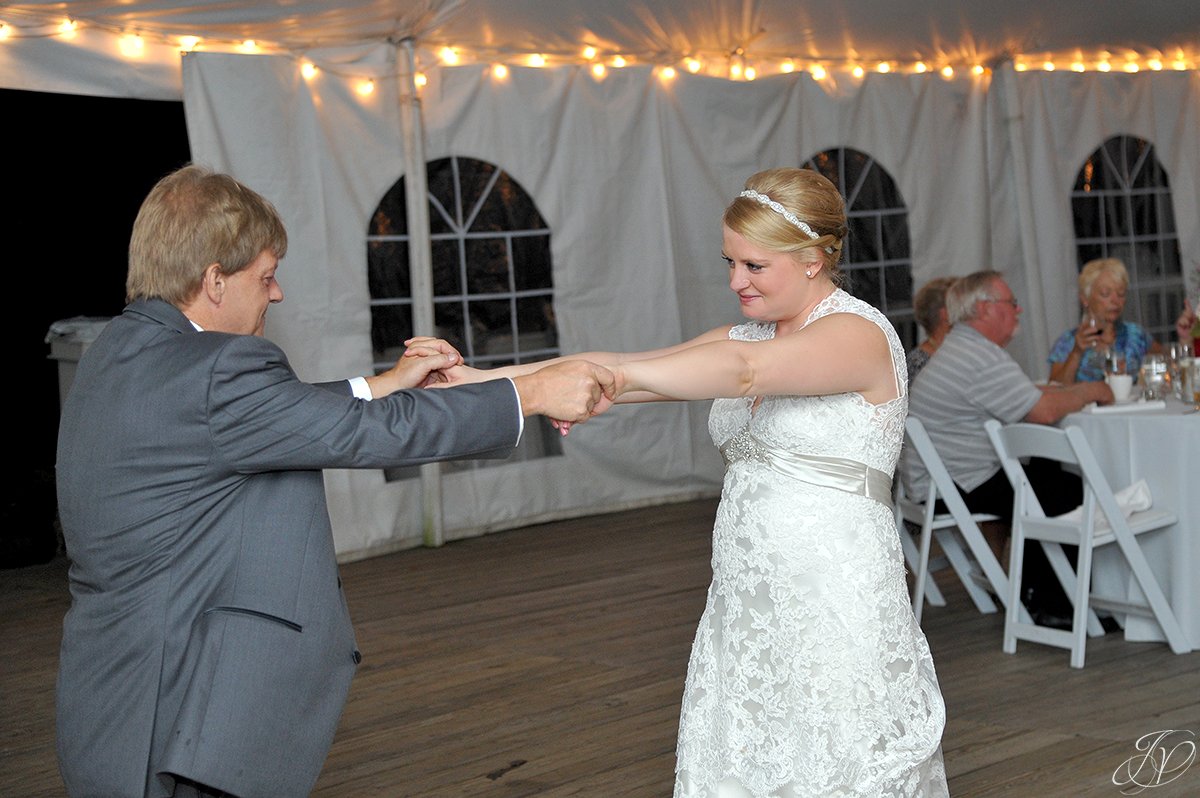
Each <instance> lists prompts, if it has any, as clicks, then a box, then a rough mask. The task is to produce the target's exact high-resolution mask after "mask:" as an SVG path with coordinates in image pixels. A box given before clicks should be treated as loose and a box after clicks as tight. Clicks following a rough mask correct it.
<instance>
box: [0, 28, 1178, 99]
mask: <svg viewBox="0 0 1200 798" xmlns="http://www.w3.org/2000/svg"><path fill="white" fill-rule="evenodd" d="M82 30H91V31H98V32H102V33H106V34H109V35H111V36H112V37H114V39H115V45H116V48H117V51H118V52H120V54H121V55H122V57H125V58H128V59H130V60H136V59H139V58H143V57H146V54H147V47H148V44H150V45H155V46H158V47H163V46H165V47H168V48H174V49H178V51H179V52H181V53H190V52H197V51H210V52H238V53H246V54H275V55H286V56H290V57H292V58H293V59H295V60H296V61H297V63H298V65H299V67H298V68H299V69H300V71H301V74H302V75H303V77H304V78H305V80H313V79H315V78H316V77H317V76H318V75H319V74H320V73H321V72H327V73H329V74H332V75H336V76H338V77H341V78H344V79H348V80H352V81H354V82H355V88H356V91H358V93H359V94H361V95H364V96H368V95H370V94H371V93H373V91H374V89H375V84H376V82H377V81H380V80H387V79H389V78H394V75H378V74H377V75H368V74H364V70H363V69H362V68H360V67H356V68H347V67H345V66H341V65H337V64H318V62H317V60H315V59H313V58H311V57H309V55H308V54H307V52H306V51H305V50H297V49H296V48H295V47H294V46H289V45H285V44H280V43H275V42H265V41H256V40H253V39H238V40H234V39H221V38H215V37H200V36H195V35H189V34H179V33H175V32H171V31H165V30H159V29H156V28H154V27H153V26H150V25H128V24H126V25H121V26H116V25H113V24H111V23H105V22H100V21H94V20H84V19H78V18H60V19H57V20H50V19H48V18H45V17H42V18H29V19H24V20H22V21H21V22H19V23H18V22H11V21H5V20H0V46H2V45H3V44H4V43H8V42H14V41H15V40H20V39H46V38H51V37H57V38H59V39H62V40H64V41H70V40H72V39H74V38H75V37H76V36H78V35H79V34H80V32H81V31H82ZM325 44H328V42H322V45H325ZM422 50H423V52H425V53H426V55H425V58H424V59H423V60H425V61H426V63H424V64H421V63H420V60H421V59H420V58H419V59H418V72H417V73H416V76H415V79H416V83H417V86H418V88H420V87H421V86H423V85H424V84H425V83H426V76H425V73H424V72H423V71H420V70H422V69H426V70H427V69H431V68H433V67H434V66H437V65H446V66H455V65H467V64H477V65H482V66H483V67H484V68H486V69H488V70H490V72H491V75H492V77H493V78H494V79H496V80H505V79H507V78H508V76H509V72H510V69H511V68H513V67H533V68H546V67H559V66H574V67H582V68H585V69H587V70H588V71H589V72H590V73H591V74H592V76H593V77H594V78H596V79H598V80H602V79H603V78H604V77H605V75H606V74H607V73H608V72H609V70H614V69H622V68H624V67H627V66H633V65H648V66H651V67H652V68H653V69H654V71H655V73H656V74H657V75H658V76H659V77H660V78H661V79H662V80H664V81H670V80H672V79H674V78H675V77H676V76H678V75H679V73H680V72H687V73H690V74H696V75H706V76H710V77H719V78H724V79H728V80H733V81H746V82H748V81H753V80H756V79H759V78H762V77H767V76H770V75H779V74H793V73H807V74H808V75H809V76H810V77H811V78H812V79H813V80H816V81H818V82H821V81H826V80H833V79H834V76H835V75H839V76H849V77H852V78H854V79H856V80H858V79H862V78H865V77H866V76H867V74H869V73H877V74H900V75H905V74H910V75H930V76H935V75H940V76H941V77H943V78H946V79H951V78H954V77H955V76H956V75H960V74H961V75H971V76H976V77H982V76H986V75H988V74H990V73H991V71H992V69H993V67H994V66H995V65H996V64H997V63H1002V62H1004V61H1009V60H1011V62H1012V64H1013V68H1014V69H1015V70H1016V71H1017V72H1028V71H1043V72H1053V71H1057V70H1062V71H1070V72H1075V73H1083V72H1126V73H1137V72H1141V71H1151V72H1160V71H1190V70H1195V69H1197V67H1198V64H1200V59H1197V57H1196V54H1195V53H1193V52H1185V51H1183V50H1182V49H1176V50H1175V51H1174V52H1172V53H1163V52H1154V53H1137V52H1128V51H1123V52H1111V51H1106V50H1102V51H1099V52H1095V53H1090V54H1085V53H1083V52H1081V51H1075V52H1071V53H1034V54H1029V53H1019V54H1006V55H1005V56H1003V57H1001V58H996V59H993V61H992V62H990V63H982V62H979V61H969V60H964V59H953V60H952V59H949V58H945V57H942V58H934V57H930V58H927V59H920V58H917V59H908V60H906V59H876V60H867V59H861V58H848V57H828V58H797V57H793V56H788V55H780V54H774V53H749V52H747V51H746V50H745V49H744V48H740V47H739V48H736V49H734V50H733V51H732V52H727V53H716V52H708V53H687V54H678V53H665V52H662V53H616V52H604V51H602V50H601V49H599V48H598V47H596V46H593V45H587V44H584V45H581V46H580V47H579V49H578V50H576V51H571V52H556V53H550V52H541V53H529V52H515V51H511V50H507V49H502V48H490V49H487V48H463V47H458V46H455V45H452V44H443V43H435V42H423V43H422Z"/></svg>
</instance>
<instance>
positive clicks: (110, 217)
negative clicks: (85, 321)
mask: <svg viewBox="0 0 1200 798" xmlns="http://www.w3.org/2000/svg"><path fill="white" fill-rule="evenodd" d="M0 152H2V153H3V154H4V159H5V166H6V168H5V170H4V177H3V186H4V193H5V201H4V207H5V210H4V211H3V214H2V216H0V218H3V226H2V228H0V229H2V230H3V242H4V245H5V246H4V249H3V251H4V252H5V253H6V254H7V257H8V268H7V273H8V277H7V278H6V279H8V280H9V281H10V285H11V283H12V282H15V285H12V286H11V287H13V288H14V290H13V291H12V292H10V293H9V300H10V303H11V304H10V305H9V310H8V313H7V314H6V315H5V316H4V322H3V323H4V340H5V341H7V342H8V345H7V346H6V347H5V348H6V350H7V351H8V353H9V355H8V362H7V363H6V364H5V365H6V369H5V370H6V372H7V373H8V374H9V375H10V378H11V381H10V387H9V390H10V392H11V393H10V400H9V403H8V405H9V408H10V414H9V417H8V423H7V427H8V441H9V446H8V449H9V452H10V457H9V461H8V463H7V464H6V465H5V470H6V472H8V473H7V475H6V476H7V478H6V479H4V480H3V488H2V489H0V568H13V567H19V566H22V565H29V564H33V563H39V562H46V561H48V560H50V559H52V558H53V557H54V556H55V554H56V553H57V551H58V545H59V544H58V532H57V524H56V514H57V507H56V502H55V498H54V458H55V445H56V441H57V436H58V408H59V396H58V362H57V361H55V360H52V359H50V357H49V355H50V345H49V344H48V343H46V332H47V330H49V328H50V325H51V324H52V323H53V322H55V321H57V320H59V319H68V318H72V317H75V316H115V315H117V314H119V313H120V312H121V308H122V307H124V305H125V268H126V256H127V252H128V246H129V232H130V229H131V227H132V225H133V220H134V217H136V216H137V211H138V208H139V207H140V205H141V202H142V199H143V198H144V197H145V196H146V194H147V193H148V192H149V191H150V188H151V187H152V186H153V185H154V183H155V182H157V181H158V179H159V178H160V177H162V176H163V175H165V174H166V173H167V172H170V171H172V170H173V169H175V168H176V167H179V166H182V165H183V164H185V163H187V162H188V161H189V159H190V151H189V148H188V139H187V128H186V125H185V122H184V116H183V103H181V102H160V101H150V100H127V99H109V98H99V97H81V96H75V95H67V94H46V93H40V92H27V91H13V90H0ZM15 408H20V409H19V411H16V412H14V409H15ZM96 423H98V424H102V423H104V420H103V419H96Z"/></svg>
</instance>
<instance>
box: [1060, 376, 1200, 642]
mask: <svg viewBox="0 0 1200 798" xmlns="http://www.w3.org/2000/svg"><path fill="white" fill-rule="evenodd" d="M1190 409H1191V408H1190V405H1184V404H1182V403H1180V402H1176V401H1175V400H1173V399H1168V400H1167V402H1166V406H1165V407H1164V408H1162V409H1154V410H1145V409H1142V410H1139V409H1137V408H1130V409H1129V410H1128V411H1124V412H1123V411H1120V410H1115V409H1114V410H1112V411H1109V412H1103V413H1088V412H1080V413H1072V414H1071V415H1069V416H1067V417H1066V418H1065V419H1063V421H1062V422H1061V423H1062V425H1064V426H1066V425H1071V426H1076V427H1079V428H1080V429H1081V430H1083V433H1084V435H1085V436H1087V439H1088V443H1090V444H1091V446H1092V450H1093V451H1094V452H1095V454H1096V459H1097V460H1099V461H1100V465H1101V467H1102V468H1103V469H1104V473H1105V475H1106V476H1107V477H1108V479H1109V481H1110V483H1111V484H1112V488H1113V490H1114V491H1117V490H1120V489H1121V488H1124V487H1125V486H1127V485H1129V484H1131V483H1132V482H1134V481H1136V480H1138V479H1145V480H1146V482H1147V483H1148V484H1149V486H1150V490H1151V493H1152V494H1153V497H1154V506H1155V507H1160V508H1162V509H1170V510H1171V511H1173V512H1174V513H1175V514H1176V515H1177V516H1179V523H1178V524H1175V525H1174V526H1172V527H1170V528H1168V529H1166V530H1164V531H1160V532H1151V533H1149V534H1145V535H1139V536H1138V541H1139V543H1141V546H1142V550H1143V551H1144V552H1145V553H1146V559H1147V560H1148V561H1149V563H1150V568H1151V569H1152V570H1153V571H1154V574H1155V576H1156V577H1157V578H1158V581H1159V584H1160V585H1161V586H1162V589H1163V592H1164V593H1165V594H1166V596H1167V598H1168V599H1169V600H1170V602H1171V607H1172V609H1174V611H1175V615H1176V617H1177V618H1178V619H1179V625H1180V626H1182V627H1183V631H1184V634H1186V635H1187V637H1188V639H1189V640H1190V641H1191V643H1192V649H1193V650H1198V649H1200V413H1187V412H1186V411H1187V410H1190ZM1093 568H1094V571H1093V584H1094V585H1095V586H1096V587H1097V588H1098V589H1101V590H1103V591H1105V592H1119V591H1120V590H1121V589H1124V588H1128V586H1129V584H1130V582H1131V581H1132V580H1131V578H1130V575H1129V568H1128V566H1126V565H1125V561H1124V559H1123V558H1122V557H1121V555H1120V552H1119V551H1117V550H1116V547H1115V546H1105V547H1104V548H1103V549H1100V550H1097V552H1096V558H1095V560H1094V563H1093ZM1125 635H1126V637H1127V638H1128V639H1130V640H1162V639H1163V636H1162V631H1161V630H1160V629H1159V628H1158V624H1157V623H1155V622H1154V621H1153V620H1150V619H1144V618H1139V617H1136V616H1130V617H1129V618H1128V622H1127V624H1126V627H1125Z"/></svg>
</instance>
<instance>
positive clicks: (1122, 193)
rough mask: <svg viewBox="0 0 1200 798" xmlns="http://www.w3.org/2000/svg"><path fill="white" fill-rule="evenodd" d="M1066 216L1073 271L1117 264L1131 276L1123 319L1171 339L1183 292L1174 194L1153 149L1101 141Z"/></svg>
mask: <svg viewBox="0 0 1200 798" xmlns="http://www.w3.org/2000/svg"><path fill="white" fill-rule="evenodd" d="M1071 211H1072V213H1073V215H1074V217H1075V247H1076V252H1077V254H1078V258H1079V262H1078V263H1077V264H1076V268H1078V269H1081V268H1083V264H1085V263H1087V262H1088V261H1089V260H1092V259H1094V258H1120V259H1121V261H1122V262H1123V263H1124V264H1125V268H1126V269H1127V270H1128V271H1129V294H1128V296H1127V298H1126V301H1125V314H1124V315H1125V318H1126V319H1127V320H1129V321H1133V322H1136V323H1138V324H1140V325H1141V326H1142V327H1143V328H1145V330H1146V331H1147V332H1149V333H1150V335H1152V336H1154V337H1155V338H1156V339H1158V340H1160V341H1164V342H1165V341H1167V340H1169V339H1170V338H1171V337H1172V336H1173V335H1174V330H1175V318H1176V316H1178V314H1179V311H1180V310H1181V309H1182V308H1183V299H1184V296H1185V289H1184V284H1183V270H1182V267H1181V263H1180V257H1179V235H1178V233H1177V232H1176V230H1175V211H1174V209H1173V207H1172V203H1171V188H1170V184H1169V183H1168V181H1167V173H1166V172H1165V171H1164V170H1163V168H1162V164H1160V163H1159V162H1158V159H1157V158H1156V157H1155V156H1154V145H1153V144H1151V143H1150V142H1148V141H1146V140H1145V139H1140V138H1137V137H1136V136H1127V135H1119V136H1113V137H1112V138H1110V139H1109V140H1108V141H1106V142H1104V144H1103V145H1101V147H1100V148H1099V149H1098V150H1096V151H1095V152H1093V153H1092V154H1091V155H1090V156H1088V159H1087V160H1086V161H1084V162H1083V166H1082V167H1081V168H1080V169H1079V174H1078V176H1077V177H1076V178H1075V187H1074V189H1072V191H1071Z"/></svg>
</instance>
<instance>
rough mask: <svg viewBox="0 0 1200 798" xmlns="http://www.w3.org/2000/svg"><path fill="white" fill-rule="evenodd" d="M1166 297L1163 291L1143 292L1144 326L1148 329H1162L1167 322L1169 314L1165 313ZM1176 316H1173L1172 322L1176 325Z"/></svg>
mask: <svg viewBox="0 0 1200 798" xmlns="http://www.w3.org/2000/svg"><path fill="white" fill-rule="evenodd" d="M1165 303H1166V296H1165V294H1164V292H1162V291H1143V292H1142V301H1141V307H1142V325H1143V326H1145V327H1146V328H1147V329H1154V328H1155V327H1162V326H1164V325H1165V324H1166V322H1167V313H1166V312H1165V311H1164V306H1165ZM1174 319H1175V317H1174V316H1171V321H1172V323H1174Z"/></svg>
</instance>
